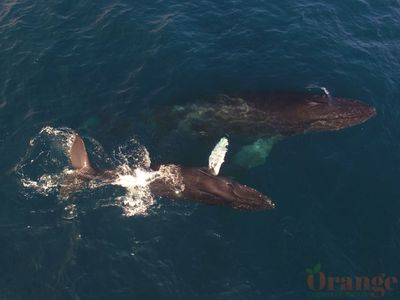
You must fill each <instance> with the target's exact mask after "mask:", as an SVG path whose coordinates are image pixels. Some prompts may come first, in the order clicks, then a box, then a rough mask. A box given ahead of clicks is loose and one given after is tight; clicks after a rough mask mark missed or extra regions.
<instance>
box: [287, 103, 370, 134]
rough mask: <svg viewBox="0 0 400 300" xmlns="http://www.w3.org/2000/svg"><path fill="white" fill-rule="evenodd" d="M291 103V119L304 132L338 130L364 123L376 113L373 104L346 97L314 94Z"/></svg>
mask: <svg viewBox="0 0 400 300" xmlns="http://www.w3.org/2000/svg"><path fill="white" fill-rule="evenodd" d="M293 105H294V107H293V111H292V112H291V113H292V115H291V117H292V121H293V122H295V123H298V124H299V125H300V127H303V128H304V132H309V131H311V132H319V131H333V130H340V129H344V128H348V127H352V126H355V125H358V124H361V123H364V122H366V121H367V120H369V119H370V118H372V117H374V116H375V115H376V109H375V108H374V107H373V106H371V105H369V104H366V103H363V102H361V101H358V100H354V99H348V98H332V99H329V98H328V97H326V96H316V95H314V96H311V97H305V98H303V99H302V101H299V102H297V103H293ZM289 108H290V107H289ZM289 113H290V112H289ZM288 120H290V118H288Z"/></svg>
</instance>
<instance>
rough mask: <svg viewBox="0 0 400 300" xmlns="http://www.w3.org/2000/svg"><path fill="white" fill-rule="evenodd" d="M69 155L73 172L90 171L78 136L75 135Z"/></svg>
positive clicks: (88, 162)
mask: <svg viewBox="0 0 400 300" xmlns="http://www.w3.org/2000/svg"><path fill="white" fill-rule="evenodd" d="M69 154H70V159H71V164H72V167H73V168H74V169H75V170H79V169H91V166H90V161H89V157H88V154H87V152H86V147H85V143H84V142H83V140H82V138H81V137H80V136H79V135H78V134H75V138H74V142H73V144H72V147H71V150H70V153H69Z"/></svg>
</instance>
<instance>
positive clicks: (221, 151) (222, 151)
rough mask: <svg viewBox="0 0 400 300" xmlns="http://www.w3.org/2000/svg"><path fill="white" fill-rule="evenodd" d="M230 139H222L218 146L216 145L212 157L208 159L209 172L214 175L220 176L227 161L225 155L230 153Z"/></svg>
mask: <svg viewBox="0 0 400 300" xmlns="http://www.w3.org/2000/svg"><path fill="white" fill-rule="evenodd" d="M228 145H229V142H228V139H227V138H226V137H223V138H222V139H220V141H219V142H218V144H217V145H215V147H214V149H213V151H211V154H210V157H209V158H208V171H209V172H210V173H211V174H213V175H218V173H219V169H220V168H221V165H222V164H223V162H224V161H225V155H226V152H227V151H228Z"/></svg>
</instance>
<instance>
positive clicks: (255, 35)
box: [0, 0, 400, 300]
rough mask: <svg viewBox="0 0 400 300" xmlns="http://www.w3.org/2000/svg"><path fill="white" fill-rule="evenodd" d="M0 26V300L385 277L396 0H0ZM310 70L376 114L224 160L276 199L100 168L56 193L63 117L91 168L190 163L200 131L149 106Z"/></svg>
mask: <svg viewBox="0 0 400 300" xmlns="http://www.w3.org/2000/svg"><path fill="white" fill-rule="evenodd" d="M0 36H1V41H0V271H1V275H0V299H32V300H33V299H114V300H116V299H310V298H323V299H327V298H330V299H350V298H352V299H354V297H352V296H354V295H352V294H350V293H348V294H341V295H338V294H335V293H333V294H329V293H324V291H325V292H326V289H325V290H324V291H320V292H318V291H317V292H315V291H312V290H311V289H310V287H309V286H308V284H307V278H308V275H309V274H308V273H307V272H306V269H310V268H314V269H315V267H316V266H318V264H320V270H321V271H322V272H324V274H325V275H326V276H327V277H328V276H336V277H337V276H338V277H346V276H347V277H350V278H355V277H356V276H364V277H368V278H372V277H374V276H378V275H379V274H382V273H383V274H386V276H395V277H397V278H399V276H400V255H399V254H400V217H399V212H400V102H399V99H400V90H399V84H400V2H399V1H397V0H396V1H395V0H393V1H392V0H387V1H377V0H353V1H321V0H320V1H316V0H298V1H289V0H271V1H256V0H246V1H245V0H232V1H226V0H221V1H210V0H199V1H177V0H170V1H154V2H147V1H129V0H113V1H111V0H99V1H88V0H79V1H77V0H68V1H67V0H54V1H43V0H37V1H28V0H3V1H1V2H0ZM310 85H317V86H324V87H326V88H328V89H329V91H330V92H331V93H332V94H333V95H337V96H345V97H349V98H354V99H360V100H362V101H364V102H366V103H369V104H371V105H373V106H375V107H376V109H377V116H376V117H375V118H374V119H371V120H370V121H368V122H367V123H365V124H362V125H360V126H356V127H353V128H350V129H346V130H341V131H337V132H330V133H319V134H307V135H301V136H295V137H290V138H287V139H285V140H283V141H282V142H280V143H279V144H277V145H276V146H275V147H274V148H273V150H272V152H271V154H270V156H269V157H268V160H267V162H266V163H265V164H264V165H262V166H259V167H257V168H254V169H252V170H249V171H247V172H243V173H240V174H235V176H236V178H237V179H238V180H239V181H240V182H242V183H245V184H247V185H249V186H252V187H254V188H257V189H258V190H260V191H261V192H263V193H265V194H267V195H269V196H270V197H271V198H272V199H273V200H274V202H275V203H276V205H277V208H276V209H275V210H274V211H266V212H243V211H238V210H234V209H230V208H224V207H213V206H208V205H204V204H198V203H194V202H185V201H181V200H172V201H171V200H168V199H157V198H152V197H151V196H150V195H148V194H146V193H144V194H140V193H139V194H140V195H138V193H137V191H136V190H131V191H127V190H126V189H124V188H122V187H118V186H111V185H104V186H96V187H88V188H85V189H82V190H81V191H79V192H77V193H75V194H74V195H73V196H71V197H70V198H68V199H61V198H60V194H59V185H60V183H61V182H60V178H59V174H60V172H62V171H63V170H64V169H65V168H68V164H69V162H68V157H67V152H68V150H67V149H68V145H69V144H68V143H69V142H70V140H71V136H72V135H73V134H74V133H75V132H78V133H80V134H81V135H82V136H83V137H84V139H85V141H86V142H87V143H88V150H89V152H90V153H91V154H90V155H91V157H92V159H93V160H94V163H96V164H97V165H100V166H103V167H105V166H114V167H115V166H124V167H127V168H128V169H129V168H130V167H132V166H145V165H146V164H147V163H148V160H149V159H150V160H151V161H153V162H156V163H157V162H158V163H160V162H163V161H166V160H168V161H169V162H175V163H184V164H186V165H192V166H199V167H200V166H205V165H206V164H207V159H208V155H209V152H210V151H211V150H212V145H204V146H203V147H197V146H195V144H196V143H195V142H193V141H192V139H190V138H188V137H185V136H184V135H180V134H178V133H177V132H176V131H173V130H172V131H171V132H169V133H162V134H161V133H160V132H158V131H157V130H156V129H154V128H152V127H151V126H148V123H149V122H148V119H149V115H148V112H150V111H152V110H153V109H155V108H157V109H160V108H161V109H162V108H163V107H166V106H168V105H172V104H175V103H181V104H182V103H190V102H192V101H195V100H196V99H201V98H202V97H205V96H209V95H215V94H218V93H223V92H235V91H238V90H248V91H252V90H255V91H260V90H265V91H269V90H278V89H279V90H289V91H290V90H304V89H306V87H308V86H310ZM226 164H227V165H229V157H228V160H227V162H226ZM226 170H227V169H226V168H225V170H224V166H223V167H222V171H221V172H222V174H224V175H226V176H230V175H231V174H229V173H226V172H227V171H226ZM138 190H139V192H146V191H143V190H141V189H138ZM317 269H318V268H317ZM350 292H351V291H350ZM355 296H356V297H360V298H367V299H369V298H370V297H371V295H370V294H368V293H367V294H366V295H365V294H356V295H355ZM399 297H400V287H396V288H394V289H393V291H391V292H389V291H388V292H387V293H385V295H384V296H383V298H384V299H399Z"/></svg>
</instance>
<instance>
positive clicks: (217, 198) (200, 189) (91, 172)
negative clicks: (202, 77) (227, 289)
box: [61, 134, 275, 210]
mask: <svg viewBox="0 0 400 300" xmlns="http://www.w3.org/2000/svg"><path fill="white" fill-rule="evenodd" d="M227 144H228V142H227V139H226V138H223V139H221V141H220V143H218V144H217V146H216V147H215V149H214V150H213V152H212V154H211V155H210V159H209V167H208V168H190V167H184V166H180V165H174V164H165V165H160V166H158V167H157V168H154V169H152V170H151V172H154V176H153V177H152V179H151V180H150V181H149V183H148V184H149V187H150V190H151V192H152V193H153V194H154V195H156V196H160V197H166V198H170V199H175V198H180V199H186V200H189V201H198V202H203V203H207V204H211V205H223V206H229V207H233V208H237V209H242V210H269V209H273V208H274V207H275V204H274V203H273V202H272V201H271V199H270V198H268V197H267V196H265V195H263V194H262V193H260V192H259V191H257V190H255V189H253V188H251V187H248V186H246V185H244V184H240V183H239V182H236V181H234V180H231V179H229V178H225V177H222V176H218V173H219V169H220V166H221V164H222V162H223V160H224V156H225V153H226V149H227ZM69 157H70V161H71V165H72V168H73V172H72V173H70V174H69V180H67V182H66V184H65V185H64V186H65V189H64V190H63V191H62V192H61V193H62V195H63V196H64V197H68V196H69V195H70V194H71V193H73V192H75V191H76V190H77V188H78V187H79V182H80V181H91V180H101V181H104V182H106V183H110V184H114V183H115V182H117V178H118V174H117V171H116V170H100V169H98V168H96V167H94V166H92V164H91V162H90V160H89V156H88V153H87V151H86V147H85V144H84V141H83V140H82V138H81V137H80V136H79V135H78V134H76V135H75V136H74V141H73V143H72V146H71V148H70V151H69ZM69 184H71V185H70V186H69Z"/></svg>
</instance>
